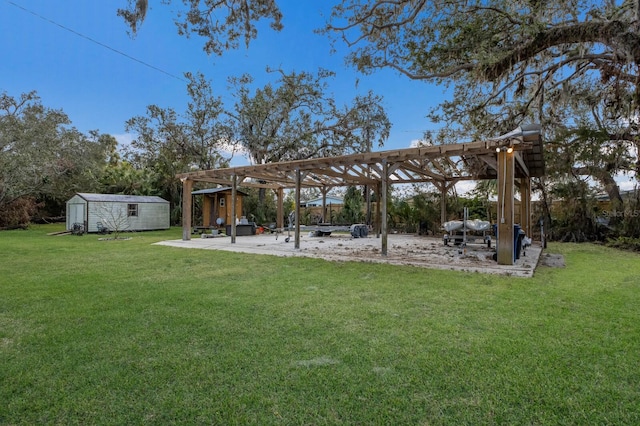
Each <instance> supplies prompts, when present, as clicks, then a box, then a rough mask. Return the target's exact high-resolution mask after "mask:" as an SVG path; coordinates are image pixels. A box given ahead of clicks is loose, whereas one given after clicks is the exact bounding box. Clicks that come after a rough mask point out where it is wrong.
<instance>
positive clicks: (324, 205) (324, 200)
mask: <svg viewBox="0 0 640 426" xmlns="http://www.w3.org/2000/svg"><path fill="white" fill-rule="evenodd" d="M320 191H321V192H322V214H321V215H320V216H321V219H320V220H321V221H322V223H326V220H325V219H324V215H325V212H326V210H327V192H328V191H329V190H328V189H327V187H326V186H324V187H322V189H321V190H320Z"/></svg>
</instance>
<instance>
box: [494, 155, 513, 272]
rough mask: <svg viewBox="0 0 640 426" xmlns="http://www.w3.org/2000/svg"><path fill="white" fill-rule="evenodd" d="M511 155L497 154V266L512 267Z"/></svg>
mask: <svg viewBox="0 0 640 426" xmlns="http://www.w3.org/2000/svg"><path fill="white" fill-rule="evenodd" d="M513 157H514V156H513V153H508V152H507V151H500V152H499V153H498V247H497V251H498V264H499V265H513V263H514V262H515V253H514V229H513V225H514V223H513V217H514V186H515V185H514V173H515V167H514V165H515V161H514V158H513Z"/></svg>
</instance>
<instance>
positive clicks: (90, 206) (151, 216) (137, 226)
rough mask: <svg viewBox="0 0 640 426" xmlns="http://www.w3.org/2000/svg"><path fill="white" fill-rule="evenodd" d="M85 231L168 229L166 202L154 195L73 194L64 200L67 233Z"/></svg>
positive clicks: (167, 204)
mask: <svg viewBox="0 0 640 426" xmlns="http://www.w3.org/2000/svg"><path fill="white" fill-rule="evenodd" d="M74 224H81V225H82V226H83V227H84V230H85V232H100V226H102V227H106V228H108V229H109V230H112V231H113V230H115V228H116V227H117V228H118V230H120V231H151V230H155V229H169V202H168V201H167V200H165V199H163V198H160V197H156V196H144V195H116V194H87V193H77V194H76V195H74V196H73V197H71V199H69V201H67V230H72V229H73V226H74Z"/></svg>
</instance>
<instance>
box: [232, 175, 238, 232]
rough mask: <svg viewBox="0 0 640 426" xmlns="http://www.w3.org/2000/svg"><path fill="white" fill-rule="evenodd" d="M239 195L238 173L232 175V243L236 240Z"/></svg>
mask: <svg viewBox="0 0 640 426" xmlns="http://www.w3.org/2000/svg"><path fill="white" fill-rule="evenodd" d="M237 197H238V175H236V174H234V175H233V176H231V244H235V242H236V215H237V212H236V199H237Z"/></svg>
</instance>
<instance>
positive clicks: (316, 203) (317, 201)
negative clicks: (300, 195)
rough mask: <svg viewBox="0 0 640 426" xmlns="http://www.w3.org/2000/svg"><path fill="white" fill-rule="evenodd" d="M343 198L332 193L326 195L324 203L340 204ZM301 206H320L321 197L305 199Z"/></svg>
mask: <svg viewBox="0 0 640 426" xmlns="http://www.w3.org/2000/svg"><path fill="white" fill-rule="evenodd" d="M343 203H344V200H343V199H342V198H340V197H334V196H333V195H327V199H326V205H327V206H328V205H333V206H336V205H340V206H341V205H342V204H343ZM301 206H302V207H322V197H319V198H314V199H312V200H308V201H305V202H304V203H301Z"/></svg>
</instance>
